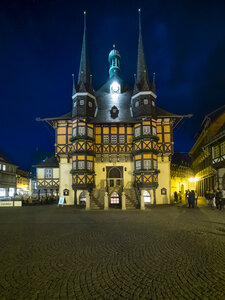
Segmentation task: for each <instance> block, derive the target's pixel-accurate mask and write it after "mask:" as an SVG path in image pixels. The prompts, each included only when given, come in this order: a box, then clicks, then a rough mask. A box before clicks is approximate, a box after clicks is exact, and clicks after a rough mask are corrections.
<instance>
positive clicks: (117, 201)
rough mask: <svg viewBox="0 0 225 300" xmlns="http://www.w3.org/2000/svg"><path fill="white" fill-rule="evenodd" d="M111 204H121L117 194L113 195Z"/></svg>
mask: <svg viewBox="0 0 225 300" xmlns="http://www.w3.org/2000/svg"><path fill="white" fill-rule="evenodd" d="M110 203H111V204H119V203H120V197H119V195H118V194H117V193H116V192H114V193H112V194H111V197H110Z"/></svg>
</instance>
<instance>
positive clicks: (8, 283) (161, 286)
mask: <svg viewBox="0 0 225 300" xmlns="http://www.w3.org/2000/svg"><path fill="white" fill-rule="evenodd" d="M0 228H1V230H0V266H1V267H0V299H1V300H3V299H7V300H8V299H29V300H32V299H51V300H54V299H179V300H181V299H188V300H189V299H225V211H222V212H220V211H211V210H210V209H208V208H201V209H198V208H196V209H191V210H189V209H187V208H183V207H180V208H178V207H167V208H165V207H156V208H153V209H150V210H148V211H129V212H127V211H107V212H104V211H103V212H99V211H90V212H87V211H76V210H75V209H74V208H69V207H63V208H61V207H60V208H57V207H53V206H51V207H24V208H13V209H12V208H4V209H1V210H0Z"/></svg>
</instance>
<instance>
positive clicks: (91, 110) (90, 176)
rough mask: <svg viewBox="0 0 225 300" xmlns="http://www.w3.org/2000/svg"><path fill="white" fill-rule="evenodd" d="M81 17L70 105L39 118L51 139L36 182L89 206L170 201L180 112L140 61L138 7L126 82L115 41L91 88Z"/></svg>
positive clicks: (139, 205)
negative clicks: (103, 77) (132, 66)
mask: <svg viewBox="0 0 225 300" xmlns="http://www.w3.org/2000/svg"><path fill="white" fill-rule="evenodd" d="M85 17H86V16H84V18H85ZM84 23H85V25H84V34H83V43H82V50H81V58H80V69H79V74H78V80H77V81H76V82H75V80H74V77H73V89H72V90H73V92H72V110H71V112H69V113H67V114H65V115H62V116H59V117H52V118H45V119H41V120H42V121H46V122H48V123H49V124H50V125H51V126H52V127H53V129H54V130H55V133H56V135H55V136H56V141H55V158H54V159H52V161H54V163H53V164H54V166H53V167H52V168H51V164H49V162H48V164H47V165H46V166H45V164H44V163H43V164H42V165H40V166H39V167H40V170H39V171H38V172H39V173H38V174H40V175H38V176H37V187H38V188H42V189H44V188H46V189H48V188H51V189H55V190H58V193H59V195H60V196H64V197H65V199H66V204H68V205H82V204H84V205H86V208H87V209H97V208H104V209H107V208H109V207H119V208H122V209H129V208H141V209H144V208H145V206H146V205H148V204H150V203H155V204H165V203H170V158H171V155H172V153H173V128H174V127H175V126H176V124H177V123H178V122H179V121H180V120H181V119H182V118H183V116H180V115H176V114H173V113H171V112H168V111H166V110H164V109H162V108H160V107H159V105H158V99H157V95H156V87H155V79H154V74H153V75H152V76H151V78H153V79H152V80H150V78H149V75H148V70H147V65H146V61H145V55H144V50H143V41H142V32H141V20H140V12H139V37H138V43H137V44H138V45H137V46H138V47H137V48H138V49H137V50H138V55H137V70H136V76H135V82H134V83H133V87H132V88H130V87H129V86H128V85H127V84H126V83H125V82H124V81H123V79H122V78H121V77H120V60H121V57H120V53H119V51H118V50H117V49H116V48H115V46H114V47H113V49H112V50H111V52H110V53H109V56H108V61H109V78H108V81H107V82H105V83H104V84H103V85H102V87H101V88H100V89H99V90H97V91H95V89H94V87H93V84H92V75H91V73H90V70H89V66H88V63H87V62H88V59H87V52H86V21H85V22H84ZM44 168H45V169H46V170H44V171H43V169H44ZM53 171H54V172H53ZM54 174H57V178H53V177H54ZM45 175H46V176H47V177H45V180H44V176H45ZM43 182H44V183H45V184H43ZM51 183H52V184H53V185H52V186H51Z"/></svg>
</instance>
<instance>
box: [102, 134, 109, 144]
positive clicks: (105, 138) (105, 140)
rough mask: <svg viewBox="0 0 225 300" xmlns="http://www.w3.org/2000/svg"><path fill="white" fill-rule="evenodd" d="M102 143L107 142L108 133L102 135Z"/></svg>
mask: <svg viewBox="0 0 225 300" xmlns="http://www.w3.org/2000/svg"><path fill="white" fill-rule="evenodd" d="M103 143H104V144H108V143H109V135H108V134H104V135H103Z"/></svg>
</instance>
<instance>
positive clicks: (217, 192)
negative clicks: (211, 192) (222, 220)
mask: <svg viewBox="0 0 225 300" xmlns="http://www.w3.org/2000/svg"><path fill="white" fill-rule="evenodd" d="M220 194H221V192H220V190H219V189H216V193H215V200H216V208H217V209H219V207H220V198H221V197H220V196H221V195H220Z"/></svg>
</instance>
